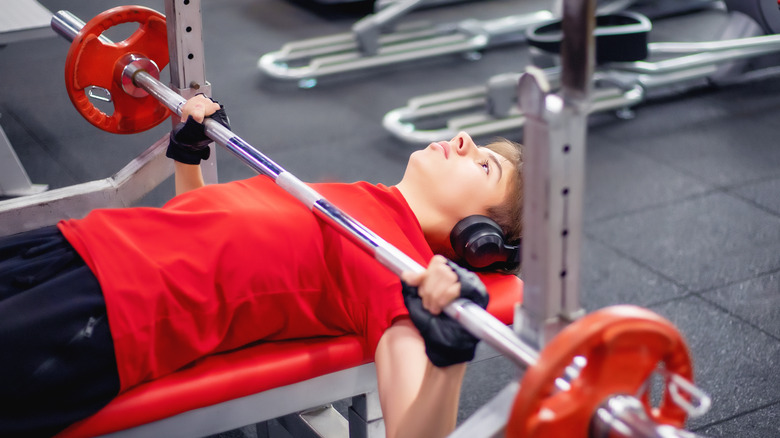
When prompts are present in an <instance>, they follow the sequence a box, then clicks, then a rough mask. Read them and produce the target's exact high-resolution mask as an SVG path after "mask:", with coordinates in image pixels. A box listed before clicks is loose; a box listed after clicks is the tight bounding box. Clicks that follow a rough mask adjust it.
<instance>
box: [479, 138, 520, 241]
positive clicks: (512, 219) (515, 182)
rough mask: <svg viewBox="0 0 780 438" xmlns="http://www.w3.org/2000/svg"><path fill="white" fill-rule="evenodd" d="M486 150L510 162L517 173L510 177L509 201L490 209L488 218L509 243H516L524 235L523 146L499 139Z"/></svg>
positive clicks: (487, 146)
mask: <svg viewBox="0 0 780 438" xmlns="http://www.w3.org/2000/svg"><path fill="white" fill-rule="evenodd" d="M485 148H487V149H490V150H491V151H493V152H495V153H497V154H499V155H501V156H502V157H504V158H506V159H507V160H509V162H510V163H511V164H512V165H513V166H514V167H515V169H516V172H514V173H513V174H512V175H510V178H512V179H511V180H510V182H509V193H508V194H507V199H506V200H505V201H504V202H503V203H502V204H499V205H496V206H493V207H490V208H489V209H488V216H489V217H490V218H491V219H493V220H494V221H496V223H498V225H500V226H501V229H502V231H503V232H504V236H505V238H506V241H507V242H512V243H516V241H518V240H519V239H520V238H521V237H522V235H523V176H522V172H523V151H522V145H520V144H519V143H515V142H513V141H510V140H507V139H505V138H497V139H495V140H494V141H493V142H491V143H490V144H488V145H486V146H485Z"/></svg>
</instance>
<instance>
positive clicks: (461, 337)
mask: <svg viewBox="0 0 780 438" xmlns="http://www.w3.org/2000/svg"><path fill="white" fill-rule="evenodd" d="M447 266H449V267H450V269H452V270H453V271H454V272H455V274H456V275H457V276H458V281H459V282H460V296H461V297H462V298H467V299H469V300H471V301H473V302H474V303H476V304H478V305H479V306H480V307H482V308H483V309H484V308H487V304H488V300H489V299H490V297H489V296H488V294H487V290H486V289H485V285H484V284H482V281H480V279H479V277H477V276H476V275H475V274H474V273H473V272H469V271H467V270H465V269H463V268H461V267H460V266H458V265H456V264H455V263H453V262H451V261H449V260H448V261H447ZM401 286H402V292H403V295H404V303H405V304H406V309H407V310H408V311H409V317H410V318H411V319H412V322H413V323H414V325H415V327H417V330H419V331H420V334H421V335H422V337H423V340H424V341H425V353H426V354H427V355H428V359H430V360H431V362H432V363H433V364H434V365H436V366H437V367H446V366H449V365H454V364H457V363H462V362H468V361H470V360H471V359H473V358H474V352H475V350H476V349H477V343H478V342H479V339H477V338H476V337H474V336H473V335H472V334H471V333H469V332H468V331H466V329H465V328H463V326H461V325H460V323H459V322H457V321H455V320H454V319H452V318H450V317H449V316H448V315H446V314H445V313H444V312H442V313H440V314H438V315H433V314H431V313H430V312H428V311H427V310H425V308H424V307H423V305H422V298H420V296H419V295H418V294H417V287H414V286H409V285H408V284H406V283H405V282H403V281H402V282H401Z"/></svg>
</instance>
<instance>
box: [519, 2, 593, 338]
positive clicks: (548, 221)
mask: <svg viewBox="0 0 780 438" xmlns="http://www.w3.org/2000/svg"><path fill="white" fill-rule="evenodd" d="M594 14H595V1H593V0H588V1H582V0H565V1H564V5H563V41H562V49H561V66H562V76H561V83H562V88H561V91H560V93H558V94H552V93H550V87H549V85H548V82H547V78H546V77H545V75H544V73H543V72H542V71H541V70H539V69H536V68H533V67H530V68H529V69H528V71H527V72H526V73H524V74H523V75H522V76H521V78H520V87H519V93H520V97H519V100H520V107H521V110H522V111H523V113H524V114H526V117H527V122H526V126H525V128H524V131H523V132H524V134H523V136H524V143H525V151H524V153H525V165H524V172H525V173H524V179H525V201H524V213H523V214H524V216H523V222H524V229H525V230H526V233H525V236H524V237H523V268H522V269H523V281H524V292H523V295H524V298H523V305H522V307H520V308H518V309H517V312H516V313H515V330H516V331H517V332H518V334H519V335H520V337H521V338H522V339H523V340H524V341H526V342H527V343H529V344H530V345H533V346H535V347H536V348H538V349H540V350H541V349H542V348H543V347H544V345H545V344H546V343H547V341H548V340H550V339H551V338H552V337H553V336H555V334H557V333H558V331H560V329H561V328H563V327H564V326H565V325H566V324H568V323H570V322H571V321H573V320H575V319H577V318H579V317H580V316H581V315H583V314H584V311H583V310H582V308H581V306H580V302H579V281H580V265H579V261H580V260H579V259H580V245H581V238H582V200H583V194H584V188H585V187H584V186H585V137H586V133H587V126H586V123H587V115H588V106H589V98H590V93H591V87H592V85H591V76H592V74H593V68H594V60H595V44H594V37H593V26H594V20H590V19H587V17H592V16H594Z"/></svg>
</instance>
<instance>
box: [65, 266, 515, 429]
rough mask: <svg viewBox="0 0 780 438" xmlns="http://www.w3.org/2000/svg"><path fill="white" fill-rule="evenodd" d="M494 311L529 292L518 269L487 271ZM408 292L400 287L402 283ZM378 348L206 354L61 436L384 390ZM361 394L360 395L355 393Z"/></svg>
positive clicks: (246, 415)
mask: <svg viewBox="0 0 780 438" xmlns="http://www.w3.org/2000/svg"><path fill="white" fill-rule="evenodd" d="M482 279H483V281H484V282H485V285H486V286H487V288H488V290H489V292H490V297H491V300H490V304H489V306H488V308H487V310H488V312H489V313H491V314H492V315H493V316H495V317H496V318H498V319H499V320H500V321H502V322H503V323H505V324H510V323H511V322H512V319H513V317H514V311H515V305H516V304H517V303H519V302H520V301H521V299H522V281H521V280H520V279H519V278H517V277H516V276H511V275H500V274H488V275H483V276H482ZM399 293H400V291H399ZM376 385H377V384H376V372H375V368H374V364H373V352H371V351H367V350H366V348H365V345H364V344H363V342H362V341H361V339H360V338H359V337H357V336H340V337H327V338H326V337H323V338H311V339H301V340H294V341H284V342H265V343H258V344H254V345H250V346H247V347H246V348H242V349H239V350H234V351H232V352H227V353H221V354H216V355H213V356H210V357H206V358H203V359H201V360H198V361H197V362H195V363H194V364H192V365H190V366H188V367H185V368H183V369H181V370H179V371H177V372H176V373H173V374H171V375H168V376H165V377H163V378H160V379H157V380H155V381H151V382H147V383H144V384H141V385H139V386H136V387H135V388H132V389H131V390H129V391H127V392H125V393H123V394H120V395H119V396H118V397H117V398H115V399H114V400H113V401H112V402H111V403H109V404H108V405H107V406H106V407H105V408H103V409H102V410H100V411H99V412H97V413H96V414H95V415H93V416H91V417H89V418H86V419H84V420H82V421H80V422H78V423H75V424H73V425H71V426H70V427H69V428H67V429H66V430H65V431H63V432H62V433H60V434H58V435H57V437H58V438H79V437H94V436H104V435H108V436H111V437H152V436H155V437H177V436H181V437H193V436H205V435H211V434H215V433H219V432H224V431H228V430H233V429H237V428H241V427H244V426H247V425H251V424H255V423H262V422H264V421H267V420H271V419H274V418H278V417H283V416H286V415H290V414H293V415H294V414H296V413H298V412H301V411H304V410H307V409H311V408H315V407H318V406H322V405H326V404H329V403H332V402H335V401H338V400H342V399H345V398H349V397H358V396H362V395H365V394H371V393H376V387H377V386H376ZM353 401H354V399H353ZM361 411H366V409H365V406H364V407H363V409H361V408H357V409H356V408H355V406H354V403H353V407H352V408H350V415H349V417H350V420H349V423H350V424H349V428H350V436H369V435H368V434H367V428H368V427H369V423H370V422H374V424H376V422H379V424H378V426H372V427H379V428H382V431H381V435H380V436H384V435H383V433H384V430H383V426H382V424H381V421H380V420H381V415H379V416H378V417H377V415H376V414H374V415H372V416H371V417H373V418H369V419H366V418H364V417H366V415H365V412H361Z"/></svg>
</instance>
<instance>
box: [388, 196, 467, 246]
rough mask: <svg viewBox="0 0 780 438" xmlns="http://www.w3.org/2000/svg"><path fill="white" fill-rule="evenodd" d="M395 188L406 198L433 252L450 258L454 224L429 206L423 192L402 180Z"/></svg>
mask: <svg viewBox="0 0 780 438" xmlns="http://www.w3.org/2000/svg"><path fill="white" fill-rule="evenodd" d="M396 188H397V189H398V191H400V192H401V194H402V195H403V197H404V199H406V203H407V204H409V208H411V210H412V213H414V215H415V216H416V217H417V221H418V222H420V227H421V228H422V231H423V234H424V235H425V240H426V241H427V242H428V245H430V247H431V249H432V250H433V252H434V253H435V254H442V255H444V256H446V257H450V258H452V256H453V255H454V252H453V251H452V247H451V245H450V231H452V228H453V227H454V224H450V223H447V222H448V221H447V220H446V219H445V217H444V215H442V214H441V213H439V212H437V211H435V210H434V209H432V208H430V204H429V203H428V202H427V201H426V199H425V196H424V194H421V193H420V192H419V191H418V190H412V189H411V188H410V187H409V186H408V184H405V183H404V181H401V182H400V183H398V184H397V185H396Z"/></svg>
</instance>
